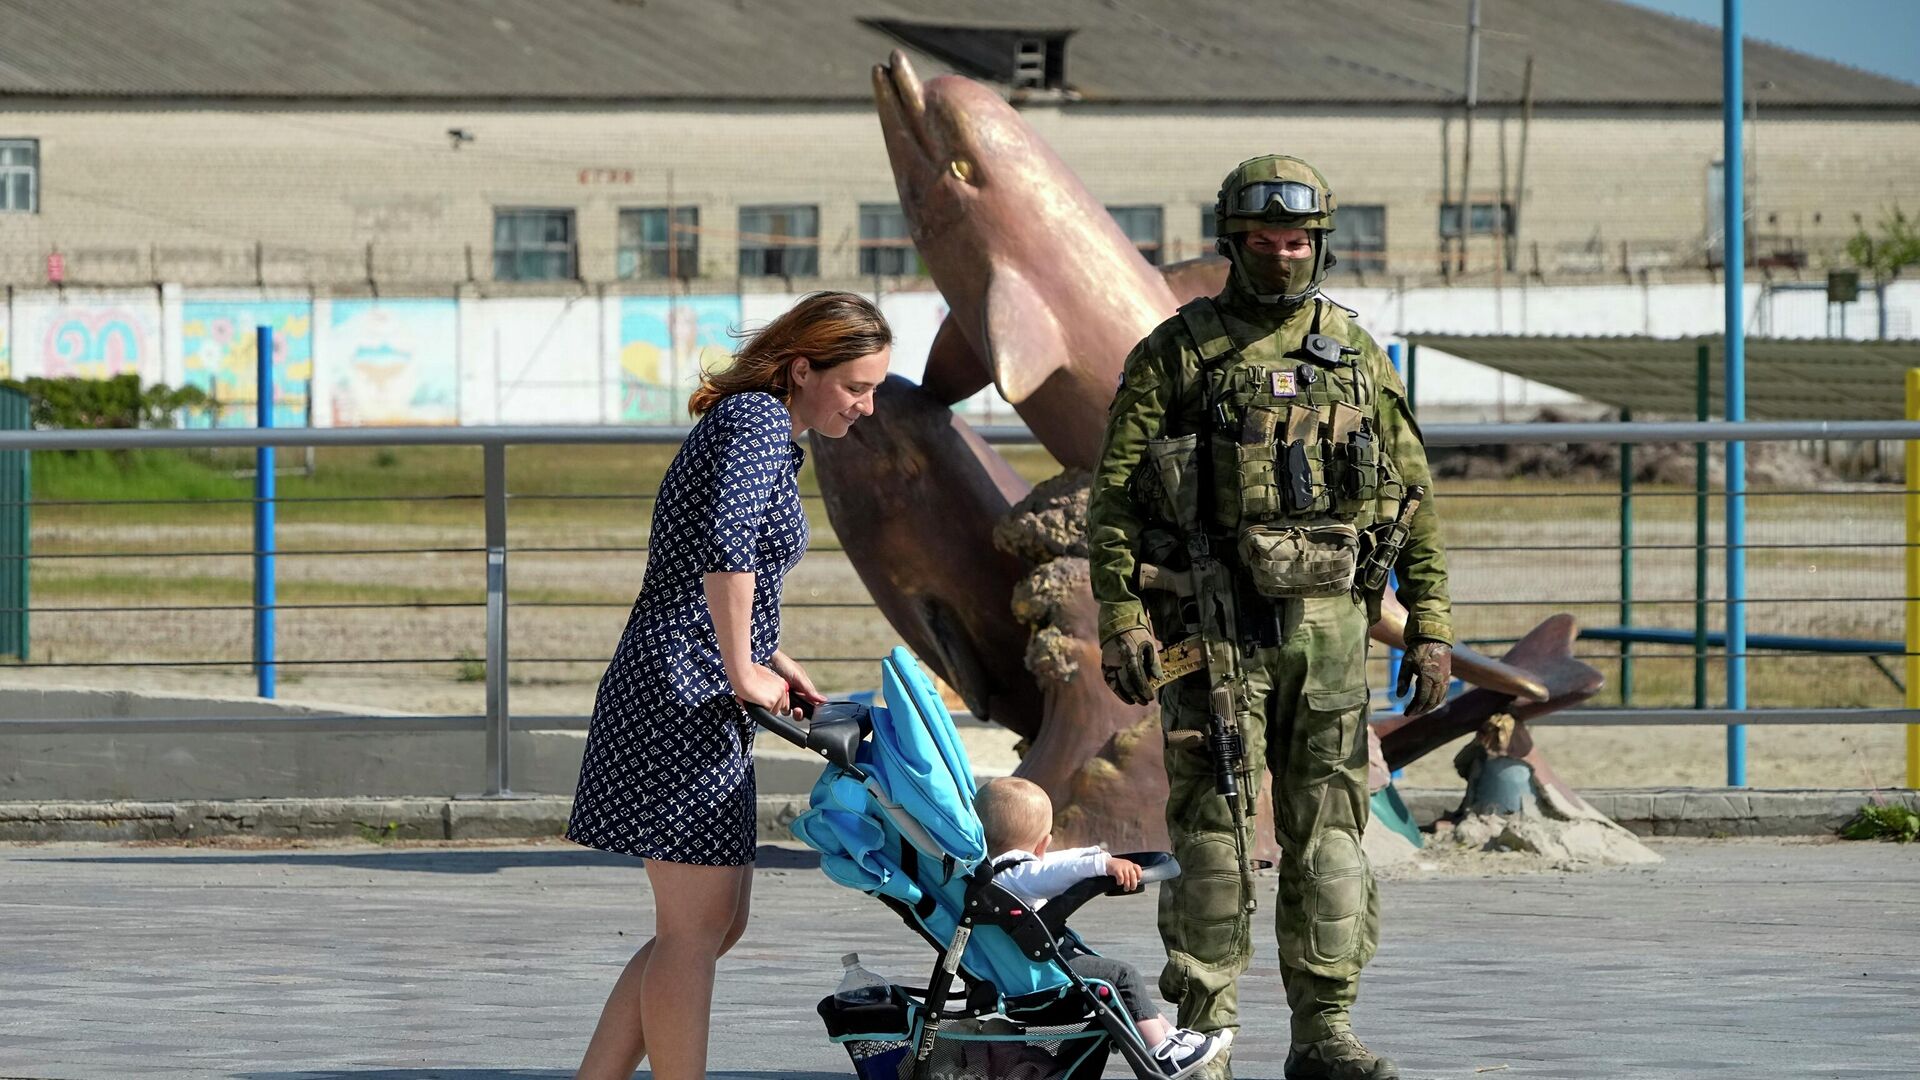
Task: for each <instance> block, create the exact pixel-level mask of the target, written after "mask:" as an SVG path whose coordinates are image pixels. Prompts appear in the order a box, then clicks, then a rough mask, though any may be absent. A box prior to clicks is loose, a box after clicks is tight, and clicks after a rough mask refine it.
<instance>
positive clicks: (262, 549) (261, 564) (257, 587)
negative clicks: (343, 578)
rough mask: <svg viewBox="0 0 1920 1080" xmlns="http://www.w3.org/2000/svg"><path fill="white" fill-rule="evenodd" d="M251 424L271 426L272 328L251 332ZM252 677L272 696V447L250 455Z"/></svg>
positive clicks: (267, 694)
mask: <svg viewBox="0 0 1920 1080" xmlns="http://www.w3.org/2000/svg"><path fill="white" fill-rule="evenodd" d="M253 341H254V350H255V352H256V353H257V354H258V355H257V356H256V358H255V364H254V372H255V377H254V394H253V396H254V398H255V399H256V400H255V402H254V416H255V420H254V422H255V423H256V424H258V425H259V426H260V427H263V428H270V427H272V426H273V389H274V387H273V327H271V326H262V327H258V328H257V329H256V330H255V331H254V338H253ZM253 464H254V474H253V674H254V680H255V683H256V688H257V690H258V693H259V694H260V696H261V697H263V698H270V697H272V696H274V690H275V686H274V682H275V680H274V670H273V667H274V665H273V653H274V647H273V645H274V643H273V629H274V627H273V615H274V592H275V590H274V580H273V497H274V493H273V479H274V477H273V469H274V464H273V447H271V446H262V447H260V448H259V449H257V450H255V451H254V452H253Z"/></svg>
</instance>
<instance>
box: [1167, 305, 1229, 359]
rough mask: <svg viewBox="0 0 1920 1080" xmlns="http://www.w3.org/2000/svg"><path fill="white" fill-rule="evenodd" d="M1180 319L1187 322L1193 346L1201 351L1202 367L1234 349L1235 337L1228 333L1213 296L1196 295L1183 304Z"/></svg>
mask: <svg viewBox="0 0 1920 1080" xmlns="http://www.w3.org/2000/svg"><path fill="white" fill-rule="evenodd" d="M1180 321H1181V322H1184V323H1186V325H1187V333H1188V334H1189V335H1191V336H1192V338H1193V347H1194V348H1195V349H1198V350H1199V352H1200V365H1201V366H1202V367H1205V366H1207V365H1209V364H1211V363H1213V362H1214V361H1215V360H1218V359H1219V358H1220V357H1222V356H1225V355H1227V354H1228V353H1230V352H1232V351H1233V348H1234V346H1233V338H1231V337H1229V336H1228V335H1227V326H1226V324H1225V323H1224V322H1222V321H1221V320H1220V309H1219V308H1217V307H1214V306H1213V298H1212V297H1210V296H1196V297H1194V298H1193V299H1192V300H1189V301H1187V302H1186V303H1184V304H1181V305H1180Z"/></svg>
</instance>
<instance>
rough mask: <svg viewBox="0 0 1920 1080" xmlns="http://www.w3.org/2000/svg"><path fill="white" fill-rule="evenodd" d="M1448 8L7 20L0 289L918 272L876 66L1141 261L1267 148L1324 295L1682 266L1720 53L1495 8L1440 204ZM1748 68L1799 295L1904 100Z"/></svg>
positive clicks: (754, 8) (1489, 11)
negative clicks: (974, 85) (1313, 230)
mask: <svg viewBox="0 0 1920 1080" xmlns="http://www.w3.org/2000/svg"><path fill="white" fill-rule="evenodd" d="M1465 9H1466V0H1377V2H1365V0H1315V2H1311V3H1308V2H1304V0H1274V2H1272V3H1258V4H1249V3H1246V2H1244V0H1118V2H1115V3H1101V2H1097V0H1053V2H1049V3H1044V4H1032V5H1018V4H1011V3H993V2H987V0H809V2H807V3H788V2H776V0H329V2H327V3H324V4H322V3H315V2H313V0H164V2H153V0H0V26H4V27H5V28H6V29H5V33H4V34H3V35H0V282H4V283H6V284H10V285H16V286H33V285H44V284H45V283H47V281H48V280H49V278H50V277H57V278H59V279H61V280H62V281H64V282H66V283H74V284H109V285H111V284H146V283H155V282H177V283H184V284H188V285H220V284H233V285H262V284H264V285H268V286H273V285H289V286H302V287H317V288H321V289H325V290H329V291H352V290H362V289H367V288H371V289H373V290H374V291H376V292H378V291H383V290H394V291H405V290H414V291H417V290H419V289H421V288H434V289H439V288H443V287H444V288H469V289H479V290H482V291H488V292H508V293H510V292H516V291H522V290H525V291H533V292H544V293H549V294H551V293H554V292H556V291H561V292H564V291H567V290H572V289H577V288H579V287H580V285H581V284H585V285H586V286H589V287H595V288H611V289H616V290H629V291H636V292H647V291H658V290H660V289H662V288H663V287H664V285H665V279H666V278H667V277H668V276H669V275H674V276H678V277H680V278H684V279H686V283H687V288H688V289H690V290H691V291H696V292H699V291H742V290H744V289H752V288H778V289H789V290H790V289H798V288H805V287H809V286H813V285H817V284H831V283H839V284H845V283H851V282H855V281H872V280H873V279H875V278H876V277H877V278H881V279H886V278H898V277H904V278H912V277H914V276H915V275H916V274H917V273H918V265H917V262H916V260H915V257H914V255H913V252H912V251H911V249H910V247H908V246H905V242H904V240H903V237H904V235H905V230H904V224H903V221H902V219H901V215H900V211H899V207H898V205H897V196H896V194H895V191H894V187H893V182H892V177H891V173H890V171H889V169H888V166H887V161H886V155H885V151H884V148H883V147H882V144H881V140H880V137H879V130H878V125H877V122H876V120H875V115H874V110H873V104H872V99H871V94H870V90H869V82H868V70H869V68H870V67H871V65H872V64H874V63H875V62H878V61H880V60H883V59H884V58H885V57H886V55H887V53H888V51H889V50H891V49H895V48H899V49H902V50H903V51H905V52H906V53H907V55H908V56H909V57H910V58H911V59H912V61H913V62H914V64H915V65H916V67H917V69H918V70H919V71H920V73H921V74H922V75H923V76H924V77H932V76H934V75H937V74H941V73H946V72H953V71H958V72H961V73H964V74H967V75H969V76H971V77H974V78H977V79H980V80H982V81H987V82H990V83H994V84H997V85H999V86H1000V87H1002V88H1003V89H1004V90H1005V92H1006V93H1007V95H1008V96H1009V97H1010V99H1012V100H1014V101H1015V102H1016V103H1017V104H1019V106H1020V107H1021V108H1022V109H1023V110H1024V111H1025V115H1026V116H1027V117H1028V119H1029V120H1030V121H1031V123H1032V124H1033V125H1034V127H1035V128H1036V129H1038V130H1039V131H1040V132H1042V133H1043V134H1044V135H1045V137H1046V138H1047V139H1048V140H1049V141H1050V142H1051V143H1052V144H1053V145H1054V146H1055V148H1056V149H1057V150H1058V151H1059V152H1060V154H1061V156H1062V157H1063V158H1064V159H1065V160H1066V161H1067V162H1068V164H1069V165H1071V166H1072V167H1073V168H1074V169H1075V170H1076V171H1078V172H1079V174H1080V176H1081V177H1082V179H1083V180H1084V181H1085V182H1086V184H1087V185H1088V187H1089V188H1090V189H1091V190H1092V192H1093V193H1094V195H1095V196H1096V197H1098V198H1100V199H1101V200H1103V201H1104V202H1105V203H1106V204H1107V205H1109V206H1110V207H1111V208H1113V210H1114V212H1115V215H1116V217H1117V218H1118V219H1119V220H1120V221H1121V223H1122V225H1123V227H1124V228H1125V229H1126V230H1127V232H1128V233H1129V234H1130V235H1132V236H1133V237H1134V238H1135V239H1136V241H1137V242H1138V243H1139V244H1140V245H1141V246H1142V248H1143V250H1145V251H1147V252H1148V254H1149V256H1150V257H1152V258H1155V259H1159V260H1162V261H1173V260H1176V259H1180V258H1185V257H1191V256H1193V255H1195V254H1198V253H1201V252H1202V251H1204V250H1206V249H1207V248H1208V246H1209V238H1208V237H1207V235H1206V233H1207V232H1208V231H1209V230H1210V221H1209V218H1208V214H1207V212H1206V207H1208V206H1210V204H1211V200H1212V197H1213V192H1214V187H1215V185H1216V184H1217V183H1218V178H1219V176H1220V175H1221V173H1222V172H1223V171H1224V170H1225V169H1226V167H1228V166H1230V165H1231V164H1232V163H1233V162H1235V161H1237V160H1240V159H1241V158H1243V157H1245V156H1249V155H1251V154H1255V153H1260V152H1266V151H1270V150H1275V149H1278V150H1285V151H1288V152H1294V153H1299V154H1301V155H1303V156H1307V157H1310V158H1311V159H1312V160H1314V161H1315V162H1316V163H1317V164H1319V165H1320V166H1321V167H1322V169H1323V170H1324V171H1325V172H1326V173H1327V174H1328V176H1329V178H1330V179H1331V181H1332V183H1333V185H1334V187H1335V189H1336V191H1337V192H1338V193H1339V196H1340V200H1341V219H1340V220H1341V232H1340V234H1339V235H1338V237H1337V241H1338V247H1339V249H1340V250H1341V251H1342V253H1343V256H1344V266H1343V267H1342V269H1341V271H1339V272H1342V273H1357V274H1360V275H1362V276H1363V277H1364V278H1365V279H1366V280H1367V281H1368V282H1369V283H1384V282H1387V281H1393V280H1408V281H1416V282H1418V281H1429V282H1430V281H1436V280H1468V281H1481V282H1484V281H1489V280H1493V279H1496V278H1500V277H1503V276H1507V275H1537V276H1538V277H1539V278H1542V279H1546V280H1551V281H1579V280H1609V281H1618V280H1620V279H1621V277H1622V276H1623V275H1625V276H1628V277H1633V276H1636V275H1638V274H1640V273H1641V272H1643V271H1644V272H1647V273H1649V274H1652V275H1654V276H1655V279H1656V280H1658V279H1660V278H1663V277H1664V278H1670V279H1684V278H1688V277H1695V278H1697V277H1700V276H1703V275H1705V274H1706V273H1708V272H1709V270H1710V267H1711V266H1712V265H1713V263H1714V262H1715V261H1716V259H1717V241H1716V239H1715V237H1714V233H1715V228H1716V223H1717V219H1718V214H1719V210H1718V190H1717V184H1718V180H1717V177H1718V175H1719V170H1718V164H1717V161H1718V157H1719V152H1720V138H1721V136H1720V122H1721V121H1720V104H1719V94H1720V82H1719V80H1720V69H1719V65H1720V54H1719V40H1718V33H1717V30H1716V29H1715V28H1713V27H1708V26H1702V25H1699V24H1694V23H1690V22H1686V21H1683V20H1678V19H1674V18H1670V17H1667V16H1663V15H1659V14H1655V13H1652V12H1649V11H1646V10H1644V9H1641V8H1637V7H1633V6H1630V5H1627V4H1622V3H1618V2H1614V0H1486V2H1485V4H1484V13H1483V17H1482V29H1483V32H1482V42H1481V57H1482V59H1481V70H1480V80H1479V89H1478V107H1477V109H1476V112H1475V115H1474V118H1473V123H1472V131H1473V146H1472V164H1471V166H1470V170H1471V187H1472V193H1471V195H1470V196H1469V197H1467V198H1466V199H1464V200H1463V199H1462V197H1461V195H1460V189H1461V178H1462V173H1463V172H1464V171H1467V169H1468V168H1469V166H1467V165H1466V163H1465V161H1464V160H1463V153H1462V151H1463V141H1464V140H1463V133H1464V131H1465V129H1466V127H1467V124H1466V121H1465V116H1464V110H1463V105H1462V86H1463V82H1464V79H1463V68H1464V62H1463V53H1464V38H1465V30H1464V25H1463V24H1464V20H1465ZM1529 71H1530V72H1531V75H1530V77H1529ZM1747 72H1748V77H1749V86H1750V90H1749V101H1750V106H1751V108H1750V111H1751V112H1752V114H1753V115H1752V118H1751V120H1750V124H1751V127H1750V130H1749V133H1748V144H1749V147H1750V152H1751V155H1752V157H1751V160H1750V162H1749V163H1748V183H1749V191H1748V206H1749V207H1750V208H1751V211H1752V214H1753V218H1752V224H1751V231H1752V236H1751V240H1750V243H1749V247H1748V250H1749V252H1751V253H1752V255H1753V256H1754V257H1755V258H1756V259H1758V260H1761V261H1762V262H1763V263H1765V264H1766V265H1767V266H1768V267H1769V269H1770V270H1772V271H1775V272H1778V273H1780V274H1785V275H1788V276H1791V275H1794V274H1798V273H1803V272H1804V273H1807V274H1815V273H1818V272H1819V271H1821V270H1822V269H1824V268H1825V267H1826V266H1827V265H1831V264H1833V263H1836V262H1838V261H1840V260H1842V259H1843V258H1844V255H1843V253H1842V249H1843V248H1844V244H1845V240H1846V238H1847V237H1848V236H1850V235H1852V234H1853V233H1854V232H1855V230H1856V229H1857V228H1859V227H1860V223H1861V222H1865V223H1866V224H1867V225H1869V226H1870V225H1872V223H1873V222H1874V221H1875V220H1876V219H1877V218H1878V217H1879V216H1880V215H1881V214H1882V213H1883V212H1884V211H1885V210H1886V209H1888V208H1890V207H1891V206H1892V205H1894V204H1895V202H1896V201H1897V200H1898V198H1899V197H1900V196H1901V195H1903V194H1907V195H1909V198H1910V199H1911V195H1910V193H1911V192H1912V190H1913V188H1912V180H1911V178H1912V176H1914V175H1916V174H1917V173H1920V87H1915V86H1912V85H1909V84H1906V83H1903V82H1899V81H1897V80H1892V79H1887V78H1883V77H1880V76H1875V75H1870V74H1867V73H1864V72H1861V71H1857V70H1853V69H1850V68H1847V67H1844V66H1841V65H1838V64H1834V63H1830V62H1827V61H1823V60H1819V59H1815V58H1813V57H1809V56H1806V55H1802V54H1799V53H1795V52H1791V51H1788V50H1785V49H1781V48H1777V47H1773V46H1767V45H1762V44H1759V43H1750V44H1749V46H1748V49H1747ZM1462 201H1465V202H1467V203H1469V204H1470V205H1471V207H1472V209H1471V211H1470V213H1469V214H1468V215H1466V216H1467V218H1468V225H1469V236H1468V238H1467V245H1466V250H1465V252H1464V253H1462V252H1460V251H1459V250H1458V249H1457V248H1455V247H1453V243H1454V239H1455V238H1456V237H1457V235H1458V228H1459V222H1460V217H1461V215H1460V213H1459V208H1460V204H1461V202H1462ZM1912 208H1913V207H1909V209H1912ZM670 238H671V239H670Z"/></svg>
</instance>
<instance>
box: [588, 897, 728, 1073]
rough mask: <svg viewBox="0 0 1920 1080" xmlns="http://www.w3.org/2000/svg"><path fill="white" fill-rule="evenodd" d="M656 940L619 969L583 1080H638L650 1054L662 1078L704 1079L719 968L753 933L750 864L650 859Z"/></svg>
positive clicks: (591, 1042) (604, 1008)
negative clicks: (737, 944)
mask: <svg viewBox="0 0 1920 1080" xmlns="http://www.w3.org/2000/svg"><path fill="white" fill-rule="evenodd" d="M647 879H648V881H649V882H650V883H651V884H652V886H653V903H654V937H653V940H651V941H649V942H647V943H646V944H645V945H643V946H641V948H640V951H639V952H637V953H635V954H634V957H633V959H632V960H629V961H627V966H626V968H625V969H624V970H622V971H621V972H620V978H619V979H618V980H617V981H616V982H615V983H614V986H613V992H612V993H610V994H609V995H607V1003H606V1005H605V1007H603V1008H602V1009H601V1010H600V1023H599V1025H598V1026H596V1027H595V1028H594V1031H593V1038H592V1040H591V1041H589V1042H588V1043H587V1052H586V1056H585V1057H584V1059H583V1060H582V1061H581V1063H580V1071H579V1072H578V1073H576V1074H575V1075H576V1077H577V1080H631V1077H632V1076H633V1073H634V1070H635V1069H638V1068H639V1067H640V1061H641V1059H642V1058H644V1057H646V1056H648V1054H649V1052H651V1054H652V1057H653V1075H654V1078H655V1080H700V1078H702V1077H704V1076H705V1075H706V1067H707V1026H708V1024H707V1021H708V1015H709V1013H710V1012H711V1009H712V1004H713V963H714V960H715V959H717V958H718V957H719V956H720V955H721V954H723V953H725V952H726V951H727V950H728V949H730V948H732V947H733V945H734V943H735V942H736V941H739V940H740V935H741V934H742V933H743V932H744V931H745V930H746V925H747V909H748V898H749V896H750V895H751V892H752V888H753V868H752V867H751V866H691V865H687V864H684V863H670V862H663V861H661V860H658V859H649V860H648V861H647Z"/></svg>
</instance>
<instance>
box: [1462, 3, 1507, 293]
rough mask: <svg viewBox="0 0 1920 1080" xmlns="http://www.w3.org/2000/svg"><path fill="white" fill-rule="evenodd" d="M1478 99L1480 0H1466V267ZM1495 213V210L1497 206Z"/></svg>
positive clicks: (1463, 215) (1463, 247) (1463, 164)
mask: <svg viewBox="0 0 1920 1080" xmlns="http://www.w3.org/2000/svg"><path fill="white" fill-rule="evenodd" d="M1479 101H1480V0H1467V124H1466V129H1467V130H1466V134H1465V135H1464V136H1463V141H1464V143H1465V148H1464V149H1463V150H1462V151H1461V156H1460V260H1459V263H1458V266H1459V268H1460V270H1461V272H1463V273H1464V272H1465V271H1466V269H1467V237H1469V236H1471V235H1473V109H1474V106H1475V105H1477V104H1478V103H1479ZM1495 212H1496V213H1497V212H1498V210H1497V208H1496V210H1495Z"/></svg>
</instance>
